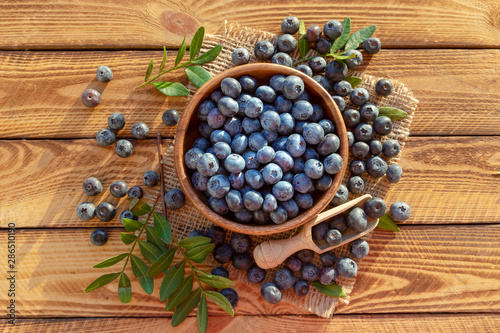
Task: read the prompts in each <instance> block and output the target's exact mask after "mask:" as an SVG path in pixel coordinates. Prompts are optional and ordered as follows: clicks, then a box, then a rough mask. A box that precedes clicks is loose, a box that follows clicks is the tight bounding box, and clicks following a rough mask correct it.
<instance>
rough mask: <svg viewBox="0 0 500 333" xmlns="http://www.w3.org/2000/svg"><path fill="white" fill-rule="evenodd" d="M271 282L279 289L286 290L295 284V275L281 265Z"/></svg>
mask: <svg viewBox="0 0 500 333" xmlns="http://www.w3.org/2000/svg"><path fill="white" fill-rule="evenodd" d="M273 282H274V284H275V285H276V286H277V287H278V288H279V289H280V290H288V289H291V288H292V287H293V285H294V284H295V276H294V275H293V273H292V271H291V270H289V269H288V268H286V267H282V268H279V269H278V270H277V271H276V272H275V273H274V279H273Z"/></svg>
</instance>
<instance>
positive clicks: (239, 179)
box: [228, 172, 245, 190]
mask: <svg viewBox="0 0 500 333" xmlns="http://www.w3.org/2000/svg"><path fill="white" fill-rule="evenodd" d="M228 178H229V183H230V184H231V187H232V188H235V189H237V190H241V189H243V188H244V187H245V174H244V173H243V172H238V173H231V174H230V175H229V177H228Z"/></svg>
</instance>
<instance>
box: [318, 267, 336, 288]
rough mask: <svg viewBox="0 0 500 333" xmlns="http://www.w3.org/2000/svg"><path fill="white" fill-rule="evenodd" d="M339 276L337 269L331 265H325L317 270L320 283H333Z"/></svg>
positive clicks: (326, 284)
mask: <svg viewBox="0 0 500 333" xmlns="http://www.w3.org/2000/svg"><path fill="white" fill-rule="evenodd" d="M338 277H339V273H338V271H337V270H336V269H335V268H333V267H325V268H323V269H322V270H321V271H320V272H319V276H318V280H319V282H320V283H321V284H322V285H325V286H328V285H330V284H332V283H335V282H336V281H337V279H338Z"/></svg>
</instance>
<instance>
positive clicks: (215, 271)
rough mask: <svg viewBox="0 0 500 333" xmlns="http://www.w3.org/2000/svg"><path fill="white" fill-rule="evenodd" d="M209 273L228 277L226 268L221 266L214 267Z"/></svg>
mask: <svg viewBox="0 0 500 333" xmlns="http://www.w3.org/2000/svg"><path fill="white" fill-rule="evenodd" d="M211 274H212V275H215V276H222V277H225V278H226V279H229V272H228V271H227V269H225V268H224V267H221V266H217V267H214V269H212V272H211Z"/></svg>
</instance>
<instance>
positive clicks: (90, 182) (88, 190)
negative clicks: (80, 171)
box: [82, 177, 102, 197]
mask: <svg viewBox="0 0 500 333" xmlns="http://www.w3.org/2000/svg"><path fill="white" fill-rule="evenodd" d="M82 188H83V193H85V194H86V195H88V196H91V197H93V196H96V195H98V194H100V193H101V192H102V183H101V181H100V180H99V179H97V178H95V177H89V178H87V179H85V181H84V182H83V185H82Z"/></svg>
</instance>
